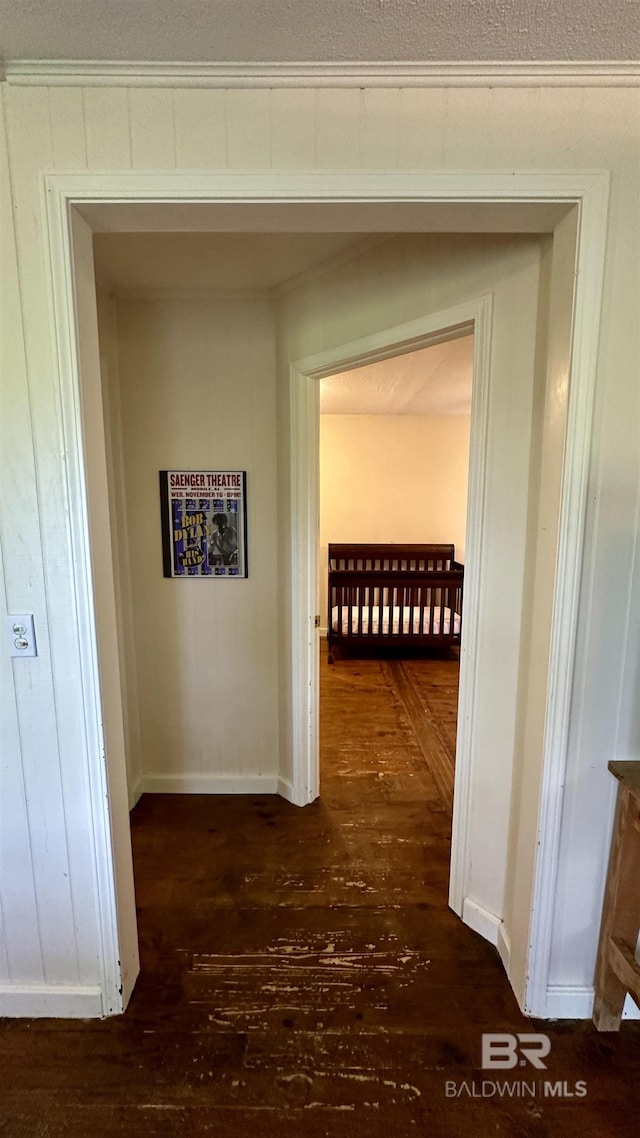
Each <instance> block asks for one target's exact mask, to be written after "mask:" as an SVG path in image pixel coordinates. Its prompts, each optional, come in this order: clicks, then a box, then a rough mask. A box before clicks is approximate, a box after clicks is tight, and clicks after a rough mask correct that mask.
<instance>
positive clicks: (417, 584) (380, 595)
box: [327, 568, 464, 656]
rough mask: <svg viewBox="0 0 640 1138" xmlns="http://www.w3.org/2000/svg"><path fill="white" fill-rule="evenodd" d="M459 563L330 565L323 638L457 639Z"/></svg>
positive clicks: (357, 642) (360, 643) (368, 643)
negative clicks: (432, 566) (438, 566)
mask: <svg viewBox="0 0 640 1138" xmlns="http://www.w3.org/2000/svg"><path fill="white" fill-rule="evenodd" d="M463 579H464V573H463V570H462V568H458V569H449V570H440V571H438V570H423V571H422V572H418V571H416V570H415V569H396V570H392V571H389V570H388V569H386V570H385V569H333V570H331V572H330V574H329V590H328V614H327V638H328V642H329V653H330V656H331V653H332V652H333V650H334V649H335V648H336V647H337V646H340V647H345V648H356V647H398V646H404V647H407V648H417V647H422V646H425V647H426V646H430V647H434V646H437V645H441V646H443V647H450V646H453V645H456V644H459V643H460V626H461V619H462V601H463Z"/></svg>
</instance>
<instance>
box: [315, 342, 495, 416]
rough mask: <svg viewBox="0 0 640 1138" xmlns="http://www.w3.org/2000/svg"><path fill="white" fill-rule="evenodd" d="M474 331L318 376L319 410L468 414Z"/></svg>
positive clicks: (372, 412) (361, 412)
mask: <svg viewBox="0 0 640 1138" xmlns="http://www.w3.org/2000/svg"><path fill="white" fill-rule="evenodd" d="M472 378H473V336H462V337H460V338H459V339H457V340H448V341H447V342H446V343H442V344H434V345H433V346H432V347H430V348H422V349H421V350H420V351H418V352H408V353H407V354H406V355H402V356H394V357H393V358H392V359H389V360H381V361H380V362H379V363H375V364H367V365H366V366H365V367H360V368H356V369H355V370H354V371H346V372H342V373H341V374H339V375H331V376H329V377H328V378H327V379H323V380H321V381H320V413H321V414H322V415H470V414H471V382H472Z"/></svg>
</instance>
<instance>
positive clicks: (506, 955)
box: [496, 921, 511, 976]
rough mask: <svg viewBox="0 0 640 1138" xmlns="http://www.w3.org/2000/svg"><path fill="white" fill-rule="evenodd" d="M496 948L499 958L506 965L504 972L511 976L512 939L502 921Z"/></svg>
mask: <svg viewBox="0 0 640 1138" xmlns="http://www.w3.org/2000/svg"><path fill="white" fill-rule="evenodd" d="M496 948H497V950H498V956H499V957H500V959H501V961H502V963H503V964H504V970H505V972H506V973H507V976H508V975H509V965H510V963H511V937H510V936H509V934H508V932H507V931H506V929H505V927H504V921H500V924H499V926H498V939H497V941H496Z"/></svg>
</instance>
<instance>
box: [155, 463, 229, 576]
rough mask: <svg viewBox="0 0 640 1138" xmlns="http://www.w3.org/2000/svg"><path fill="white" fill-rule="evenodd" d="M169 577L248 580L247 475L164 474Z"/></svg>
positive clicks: (164, 543)
mask: <svg viewBox="0 0 640 1138" xmlns="http://www.w3.org/2000/svg"><path fill="white" fill-rule="evenodd" d="M160 506H161V516H162V552H163V565H164V575H165V577H181V578H187V577H198V578H201V577H208V578H210V579H212V580H213V579H214V578H217V577H246V576H247V511H246V472H245V471H243V470H161V471H160Z"/></svg>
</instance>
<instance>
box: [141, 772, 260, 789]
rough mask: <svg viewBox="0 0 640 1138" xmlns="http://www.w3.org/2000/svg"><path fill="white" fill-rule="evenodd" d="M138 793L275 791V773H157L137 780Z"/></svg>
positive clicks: (151, 773) (145, 775)
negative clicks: (138, 785)
mask: <svg viewBox="0 0 640 1138" xmlns="http://www.w3.org/2000/svg"><path fill="white" fill-rule="evenodd" d="M140 784H141V788H142V789H141V791H140V793H141V794H277V793H278V776H277V775H275V774H197V773H196V774H157V773H154V772H152V771H150V772H149V773H148V774H143V775H142V778H141V779H140Z"/></svg>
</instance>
